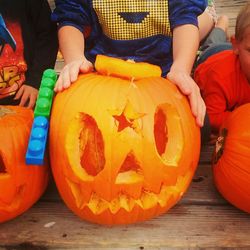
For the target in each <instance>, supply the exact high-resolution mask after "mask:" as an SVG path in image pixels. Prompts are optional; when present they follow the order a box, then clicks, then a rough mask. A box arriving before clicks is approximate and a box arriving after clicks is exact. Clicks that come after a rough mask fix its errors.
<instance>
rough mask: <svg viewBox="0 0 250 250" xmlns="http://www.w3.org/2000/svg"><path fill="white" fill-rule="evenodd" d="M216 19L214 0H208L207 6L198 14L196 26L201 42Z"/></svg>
mask: <svg viewBox="0 0 250 250" xmlns="http://www.w3.org/2000/svg"><path fill="white" fill-rule="evenodd" d="M217 19H218V17H217V13H216V9H215V2H214V1H213V0H208V6H207V8H206V9H205V11H204V12H203V13H202V14H201V15H200V16H198V26H199V33H200V41H201V43H202V42H203V40H204V39H205V38H206V37H207V35H208V34H209V33H210V32H211V31H212V29H213V28H214V26H215V24H216V23H217Z"/></svg>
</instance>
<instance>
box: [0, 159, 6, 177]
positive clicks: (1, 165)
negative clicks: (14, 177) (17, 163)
mask: <svg viewBox="0 0 250 250" xmlns="http://www.w3.org/2000/svg"><path fill="white" fill-rule="evenodd" d="M6 173H7V171H6V168H5V165H4V162H3V158H2V156H1V155H0V174H6Z"/></svg>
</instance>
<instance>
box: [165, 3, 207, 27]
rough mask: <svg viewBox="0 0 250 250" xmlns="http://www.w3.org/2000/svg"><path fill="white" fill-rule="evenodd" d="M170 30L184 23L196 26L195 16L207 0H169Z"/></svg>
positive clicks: (203, 7) (202, 8)
mask: <svg viewBox="0 0 250 250" xmlns="http://www.w3.org/2000/svg"><path fill="white" fill-rule="evenodd" d="M168 4H169V13H170V17H169V20H170V26H171V30H173V29H174V28H175V27H177V26H180V25H184V24H193V25H196V26H198V21H197V17H198V16H199V15H200V14H201V13H202V12H203V11H204V10H205V8H206V6H207V0H169V1H168Z"/></svg>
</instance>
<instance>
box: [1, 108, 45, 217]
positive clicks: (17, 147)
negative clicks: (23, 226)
mask: <svg viewBox="0 0 250 250" xmlns="http://www.w3.org/2000/svg"><path fill="white" fill-rule="evenodd" d="M32 121H33V112H32V110H30V109H26V108H22V107H18V106H0V222H3V221H7V220H9V219H12V218H15V217H16V216H17V215H20V214H21V213H23V212H24V211H26V210H27V209H28V208H30V207H31V206H32V205H33V204H34V203H35V202H36V201H37V199H38V198H39V197H40V196H41V194H42V193H43V191H44V190H45V188H46V185H47V181H48V168H47V167H45V166H33V165H29V166H28V165H26V164H25V153H26V149H27V145H28V140H29V134H30V131H31V126H32Z"/></svg>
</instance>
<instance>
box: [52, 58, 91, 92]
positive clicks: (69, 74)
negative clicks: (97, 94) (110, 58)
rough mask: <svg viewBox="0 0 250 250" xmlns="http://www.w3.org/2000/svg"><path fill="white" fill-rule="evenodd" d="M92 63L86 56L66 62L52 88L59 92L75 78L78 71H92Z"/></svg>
mask: <svg viewBox="0 0 250 250" xmlns="http://www.w3.org/2000/svg"><path fill="white" fill-rule="evenodd" d="M93 68H94V67H93V64H92V63H91V62H90V61H88V60H87V59H86V58H81V59H78V60H74V61H72V62H70V63H68V64H66V65H65V66H64V67H63V69H62V71H61V73H60V76H59V77H58V80H57V82H56V85H55V88H54V90H55V91H56V92H61V91H63V90H64V89H67V88H68V87H69V86H70V85H71V83H72V82H74V81H76V80H77V77H78V74H79V73H88V72H91V71H93Z"/></svg>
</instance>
